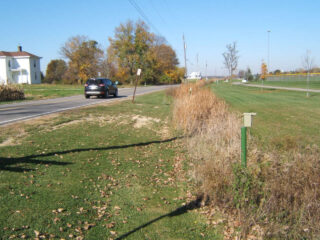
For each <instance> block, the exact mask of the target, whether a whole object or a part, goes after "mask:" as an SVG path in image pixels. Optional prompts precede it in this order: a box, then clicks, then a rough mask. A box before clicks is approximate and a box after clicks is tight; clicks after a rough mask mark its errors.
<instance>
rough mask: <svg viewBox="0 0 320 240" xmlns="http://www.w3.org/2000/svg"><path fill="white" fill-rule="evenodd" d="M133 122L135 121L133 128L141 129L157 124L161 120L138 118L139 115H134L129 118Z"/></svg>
mask: <svg viewBox="0 0 320 240" xmlns="http://www.w3.org/2000/svg"><path fill="white" fill-rule="evenodd" d="M131 119H132V120H133V121H135V123H134V125H133V127H134V128H142V127H146V126H149V125H152V124H153V123H155V122H156V123H158V122H160V121H161V120H160V119H158V118H152V117H146V116H140V115H134V116H133V117H132V118H131Z"/></svg>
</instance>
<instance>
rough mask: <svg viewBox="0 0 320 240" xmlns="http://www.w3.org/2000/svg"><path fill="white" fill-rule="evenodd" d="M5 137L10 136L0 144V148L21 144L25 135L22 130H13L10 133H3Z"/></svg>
mask: <svg viewBox="0 0 320 240" xmlns="http://www.w3.org/2000/svg"><path fill="white" fill-rule="evenodd" d="M5 135H11V136H13V137H11V136H8V137H7V138H6V139H5V140H4V141H2V142H1V143H0V147H7V146H17V145H19V144H21V141H22V139H23V138H25V137H26V136H27V133H26V132H25V131H24V129H19V128H18V129H15V130H13V131H11V132H7V133H5Z"/></svg>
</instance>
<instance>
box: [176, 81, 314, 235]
mask: <svg viewBox="0 0 320 240" xmlns="http://www.w3.org/2000/svg"><path fill="white" fill-rule="evenodd" d="M203 85H204V84H203V83H200V84H183V85H181V86H180V87H179V88H177V89H175V90H174V91H172V90H171V91H170V95H172V96H173V97H174V99H175V101H174V110H173V112H174V117H173V119H174V123H175V125H176V127H177V128H179V129H181V130H182V131H184V133H185V134H186V135H187V136H188V138H186V139H187V140H186V145H187V148H188V153H189V159H190V160H191V161H192V163H193V165H194V171H193V177H194V179H195V181H196V183H197V185H198V186H199V191H200V192H199V193H200V194H204V195H205V196H206V198H207V201H208V202H210V203H211V206H214V207H219V208H220V209H223V211H224V212H228V213H231V215H230V214H228V215H229V216H233V218H234V219H237V220H240V226H241V231H240V232H239V235H241V236H242V237H244V238H249V237H248V236H252V234H253V232H254V229H256V228H257V224H259V225H260V227H262V229H263V230H261V231H259V235H260V236H258V237H260V238H261V239H264V238H277V239H301V238H307V239H316V238H317V237H320V235H319V234H320V232H319V230H320V152H319V148H318V147H317V146H312V147H309V148H308V149H304V150H301V149H297V148H294V147H293V148H290V149H286V151H279V149H272V150H270V151H269V152H262V151H260V150H259V148H258V144H256V143H255V140H254V139H252V137H251V136H249V142H250V144H249V145H250V149H249V155H248V168H246V169H243V168H241V167H240V165H239V162H240V128H241V116H240V115H238V114H236V113H232V112H230V111H229V110H228V107H227V105H226V104H225V102H224V101H222V100H221V99H218V98H217V97H216V96H214V94H213V93H212V92H211V91H210V90H209V89H207V88H205V87H203ZM234 213H237V214H236V215H237V216H235V214H234ZM231 218H232V217H231ZM260 227H259V228H260ZM233 235H234V234H233ZM233 235H230V236H227V237H226V238H227V239H228V238H232V237H234V236H233Z"/></svg>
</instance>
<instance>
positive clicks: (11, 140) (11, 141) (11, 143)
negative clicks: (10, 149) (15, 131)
mask: <svg viewBox="0 0 320 240" xmlns="http://www.w3.org/2000/svg"><path fill="white" fill-rule="evenodd" d="M14 145H16V144H15V143H14V138H12V137H10V138H8V139H6V140H4V141H3V142H2V143H0V147H7V146H14Z"/></svg>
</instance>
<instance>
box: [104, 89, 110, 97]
mask: <svg viewBox="0 0 320 240" xmlns="http://www.w3.org/2000/svg"><path fill="white" fill-rule="evenodd" d="M108 97H109V91H108V90H106V91H105V93H104V98H108Z"/></svg>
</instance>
